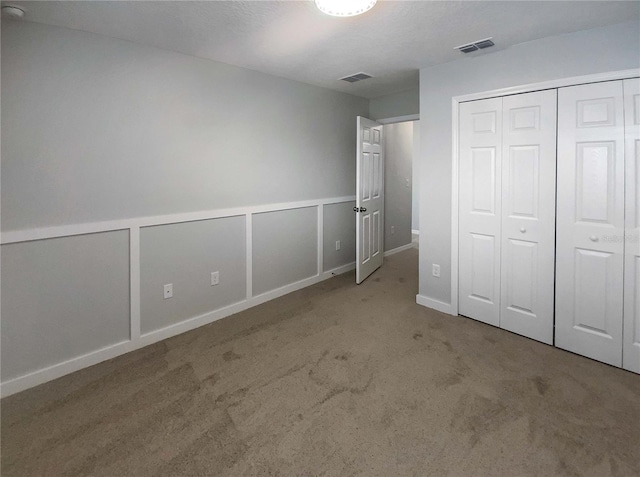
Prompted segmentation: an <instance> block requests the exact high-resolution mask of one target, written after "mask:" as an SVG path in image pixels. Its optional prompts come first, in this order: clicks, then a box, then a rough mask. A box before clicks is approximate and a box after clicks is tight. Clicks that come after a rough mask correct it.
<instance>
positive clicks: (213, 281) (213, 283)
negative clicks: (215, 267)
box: [211, 272, 220, 287]
mask: <svg viewBox="0 0 640 477" xmlns="http://www.w3.org/2000/svg"><path fill="white" fill-rule="evenodd" d="M218 283H220V272H212V273H211V286H212V287H213V286H216V285H217V284H218Z"/></svg>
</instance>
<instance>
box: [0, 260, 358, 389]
mask: <svg viewBox="0 0 640 477" xmlns="http://www.w3.org/2000/svg"><path fill="white" fill-rule="evenodd" d="M355 268H356V264H355V262H352V263H349V264H347V265H343V266H341V267H338V268H335V269H333V270H328V271H326V272H322V273H321V274H319V275H315V276H313V277H309V278H305V279H304V280H300V281H298V282H295V283H291V284H289V285H286V286H284V287H281V288H277V289H275V290H271V291H268V292H266V293H262V294H260V295H257V296H254V297H252V298H249V299H248V300H243V301H241V302H238V303H234V304H233V305H229V306H226V307H224V308H220V309H218V310H214V311H211V312H209V313H205V314H204V315H200V316H196V317H193V318H190V319H188V320H185V321H181V322H180V323H176V324H175V325H171V326H168V327H166V328H162V329H160V330H156V331H152V332H150V333H146V334H144V335H142V336H140V337H139V338H137V339H134V340H131V341H123V342H121V343H116V344H113V345H110V346H107V347H105V348H102V349H99V350H97V351H93V352H91V353H88V354H85V355H82V356H78V357H76V358H72V359H69V360H67V361H63V362H62V363H57V364H54V365H53V366H49V367H47V368H43V369H39V370H37V371H34V372H32V373H29V374H25V375H23V376H19V377H17V378H14V379H12V380H10V381H6V382H4V383H2V384H0V396H2V397H6V396H10V395H11V394H15V393H18V392H20V391H24V390H25V389H29V388H32V387H34V386H38V385H40V384H43V383H46V382H48V381H52V380H54V379H57V378H60V377H62V376H65V375H67V374H70V373H73V372H75V371H79V370H81V369H84V368H87V367H89V366H93V365H95V364H98V363H101V362H103V361H107V360H109V359H112V358H115V357H117V356H120V355H123V354H125V353H129V352H130V351H134V350H136V349H140V348H143V347H145V346H148V345H150V344H153V343H157V342H158V341H162V340H164V339H167V338H171V337H172V336H176V335H179V334H182V333H185V332H187V331H191V330H194V329H196V328H199V327H201V326H204V325H208V324H209V323H213V322H214V321H217V320H220V319H222V318H226V317H228V316H230V315H234V314H236V313H239V312H241V311H243V310H246V309H247V308H251V307H254V306H257V305H260V304H262V303H265V302H267V301H270V300H273V299H275V298H278V297H281V296H283V295H286V294H288V293H291V292H294V291H297V290H300V289H302V288H305V287H308V286H311V285H315V284H316V283H319V282H321V281H323V280H327V279H328V278H331V277H333V276H336V275H341V274H342V273H346V272H349V271H351V270H353V269H355Z"/></svg>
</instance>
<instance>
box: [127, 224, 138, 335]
mask: <svg viewBox="0 0 640 477" xmlns="http://www.w3.org/2000/svg"><path fill="white" fill-rule="evenodd" d="M129 292H130V296H129V303H130V306H131V311H130V313H131V315H130V325H131V331H130V339H131V340H132V341H135V340H137V339H139V338H140V227H131V229H130V230H129Z"/></svg>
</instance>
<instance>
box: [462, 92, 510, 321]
mask: <svg viewBox="0 0 640 477" xmlns="http://www.w3.org/2000/svg"><path fill="white" fill-rule="evenodd" d="M459 113H460V114H459V131H460V137H459V141H460V142H459V146H460V163H459V166H460V183H459V185H460V189H459V190H460V194H459V275H460V281H459V312H460V314H461V315H464V316H468V317H470V318H474V319H476V320H480V321H483V322H485V323H489V324H491V325H495V326H498V324H499V320H500V221H501V201H502V196H501V188H502V186H501V181H502V177H501V174H500V171H501V157H502V150H501V136H502V98H495V99H488V100H483V101H473V102H469V103H462V104H461V105H460V109H459Z"/></svg>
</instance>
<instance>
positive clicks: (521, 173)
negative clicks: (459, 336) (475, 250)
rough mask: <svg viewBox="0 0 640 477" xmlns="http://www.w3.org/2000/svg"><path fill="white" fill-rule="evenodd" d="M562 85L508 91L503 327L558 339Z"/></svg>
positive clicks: (548, 340)
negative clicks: (556, 281)
mask: <svg viewBox="0 0 640 477" xmlns="http://www.w3.org/2000/svg"><path fill="white" fill-rule="evenodd" d="M556 97H557V90H548V91H539V92H535V93H528V94H518V95H514V96H505V97H504V98H503V119H502V128H503V129H502V131H503V133H502V251H501V254H502V260H501V263H502V267H501V268H502V272H501V283H502V285H501V300H500V327H501V328H504V329H507V330H509V331H512V332H514V333H518V334H521V335H524V336H527V337H529V338H533V339H535V340H538V341H542V342H544V343H548V344H553V313H554V306H553V305H554V300H553V293H554V275H555V221H556V200H555V197H556Z"/></svg>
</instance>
